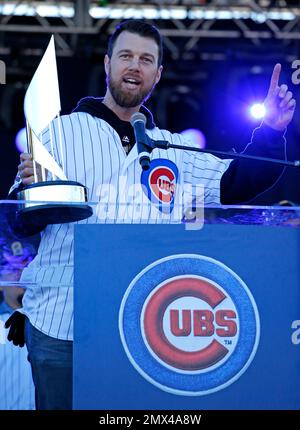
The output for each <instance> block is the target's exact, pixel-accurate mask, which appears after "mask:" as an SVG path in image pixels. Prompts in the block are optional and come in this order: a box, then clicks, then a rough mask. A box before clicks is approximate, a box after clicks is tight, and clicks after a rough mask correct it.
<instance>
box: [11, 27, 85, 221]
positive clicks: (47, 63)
mask: <svg viewBox="0 0 300 430" xmlns="http://www.w3.org/2000/svg"><path fill="white" fill-rule="evenodd" d="M60 110H61V106H60V95H59V86H58V77H57V67H56V57H55V47H54V37H53V36H52V37H51V39H50V42H49V45H48V47H47V50H46V52H45V54H44V56H43V58H42V60H41V62H40V64H39V66H38V68H37V70H36V72H35V74H34V76H33V78H32V80H31V82H30V85H29V87H28V89H27V91H26V95H25V100H24V114H25V118H26V127H27V144H28V151H29V153H30V154H31V156H32V160H33V169H34V183H33V184H31V185H28V186H25V187H24V189H23V190H22V191H19V192H18V193H17V199H18V200H21V201H22V202H20V205H18V206H19V207H18V211H17V217H18V218H19V219H20V221H22V223H23V224H25V225H27V224H30V225H33V224H37V225H47V224H61V223H66V222H74V221H79V220H82V219H85V218H88V217H90V216H91V215H92V213H93V210H92V208H91V207H90V206H89V205H87V204H85V203H86V202H87V201H88V193H87V188H86V187H85V186H84V185H82V184H80V183H79V182H75V181H69V180H68V179H67V177H66V175H65V173H64V171H63V169H62V168H61V167H60V166H59V165H58V163H57V162H56V161H55V160H54V158H53V156H52V155H51V154H50V153H49V152H48V151H47V149H46V148H45V146H44V145H43V143H42V131H43V130H45V129H46V128H47V127H49V130H51V122H52V121H53V120H54V119H55V118H57V121H58V126H59V125H60V122H59V121H60V118H59V112H60ZM51 140H52V137H51V133H50V142H51V152H52V154H53V153H54V148H53V141H51ZM59 145H60V155H61V160H62V164H63V148H62V140H61V138H59ZM49 177H50V180H49Z"/></svg>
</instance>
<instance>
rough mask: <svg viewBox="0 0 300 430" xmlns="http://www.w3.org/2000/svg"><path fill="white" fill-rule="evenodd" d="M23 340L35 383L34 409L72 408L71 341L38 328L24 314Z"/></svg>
mask: <svg viewBox="0 0 300 430" xmlns="http://www.w3.org/2000/svg"><path fill="white" fill-rule="evenodd" d="M25 340H26V346H27V349H28V360H29V362H30V364H31V369H32V377H33V382H34V385H35V401H36V409H39V410H54V409H63V410H68V409H72V378H73V375H72V350H73V348H72V347H73V342H71V341H68V340H59V339H55V338H53V337H50V336H47V335H45V334H44V333H42V332H40V331H39V330H37V329H36V328H34V327H33V325H32V324H31V323H30V321H29V319H28V318H26V322H25Z"/></svg>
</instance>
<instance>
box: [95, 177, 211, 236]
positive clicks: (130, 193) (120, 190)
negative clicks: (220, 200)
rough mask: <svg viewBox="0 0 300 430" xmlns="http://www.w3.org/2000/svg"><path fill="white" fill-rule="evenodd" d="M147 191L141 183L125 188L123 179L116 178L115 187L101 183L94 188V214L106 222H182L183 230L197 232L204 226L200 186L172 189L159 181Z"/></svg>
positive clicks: (164, 182) (202, 193) (177, 185)
mask: <svg viewBox="0 0 300 430" xmlns="http://www.w3.org/2000/svg"><path fill="white" fill-rule="evenodd" d="M171 185H172V186H171ZM150 188H151V189H152V192H150V189H147V187H145V186H143V185H141V184H140V183H137V184H131V185H129V186H128V185H127V181H126V177H123V176H120V177H119V182H118V186H117V187H115V186H114V185H113V184H109V183H108V184H101V185H100V186H99V187H98V188H97V193H96V194H97V197H98V198H99V203H98V204H97V207H96V210H95V214H94V215H95V216H96V218H97V219H98V220H101V221H102V222H105V223H114V222H132V223H146V224H157V223H164V224H169V223H171V224H173V223H178V222H184V224H185V228H186V230H200V229H201V228H202V227H203V223H204V210H203V208H204V187H203V185H201V184H197V185H192V184H176V186H173V184H170V183H168V181H167V180H162V181H158V183H157V184H152V186H151V187H150ZM175 188H176V190H175Z"/></svg>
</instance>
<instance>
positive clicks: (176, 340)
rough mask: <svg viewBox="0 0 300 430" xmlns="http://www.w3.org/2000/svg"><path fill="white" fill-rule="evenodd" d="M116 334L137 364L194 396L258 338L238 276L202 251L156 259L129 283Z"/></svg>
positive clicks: (224, 374)
mask: <svg viewBox="0 0 300 430" xmlns="http://www.w3.org/2000/svg"><path fill="white" fill-rule="evenodd" d="M119 329H120V336H121V340H122V343H123V346H124V349H125V351H126V354H127V356H128V358H129V360H130V362H131V363H132V365H133V366H134V367H135V368H136V370H137V371H138V372H139V373H140V374H141V375H142V376H143V377H144V378H145V379H146V380H147V381H149V382H150V383H152V384H154V385H155V386H157V387H159V388H160V389H162V390H164V391H167V392H170V393H173V394H178V395H186V396H199V395H205V394H209V393H212V392H215V391H218V390H220V389H222V388H225V387H227V386H228V385H230V384H231V383H233V382H234V381H236V380H237V379H238V378H239V377H240V376H241V375H242V374H243V373H244V372H245V370H246V369H247V367H248V366H249V364H250V363H251V361H252V360H253V358H254V356H255V353H256V349H257V346H258V342H259V333H260V324H259V315H258V311H257V307H256V304H255V301H254V298H253V297H252V295H251V293H250V291H249V289H248V287H247V286H246V285H245V283H244V282H243V281H242V279H241V278H240V277H239V276H238V275H237V274H236V273H234V272H233V271H232V270H231V269H230V268H229V267H227V266H225V265H224V264H223V263H221V262H219V261H217V260H214V259H212V258H209V257H205V256H201V255H194V254H183V255H173V256H169V257H166V258H163V259H161V260H158V261H156V262H154V263H152V264H151V265H149V266H148V267H146V268H145V269H144V270H143V271H142V272H140V273H139V274H138V275H137V276H136V277H135V279H134V280H133V281H132V282H131V284H130V285H129V287H128V289H127V291H126V293H125V295H124V297H123V300H122V304H121V308H120V314H119Z"/></svg>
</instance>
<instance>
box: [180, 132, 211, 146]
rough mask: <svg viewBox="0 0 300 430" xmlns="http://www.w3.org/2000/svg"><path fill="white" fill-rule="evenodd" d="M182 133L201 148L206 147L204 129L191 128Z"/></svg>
mask: <svg viewBox="0 0 300 430" xmlns="http://www.w3.org/2000/svg"><path fill="white" fill-rule="evenodd" d="M180 134H182V135H183V136H185V137H186V138H187V139H188V140H189V141H190V142H191V143H193V144H194V145H196V146H198V147H199V148H205V145H206V140H205V136H204V134H203V133H202V131H200V130H198V129H197V128H189V129H187V130H184V131H182V132H181V133H180Z"/></svg>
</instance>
